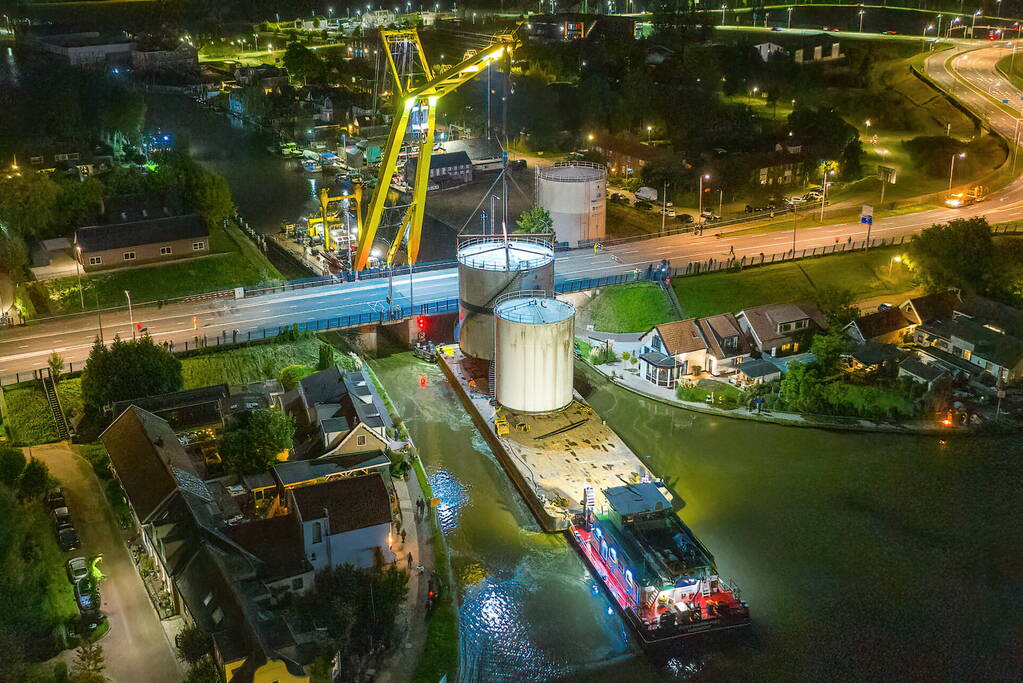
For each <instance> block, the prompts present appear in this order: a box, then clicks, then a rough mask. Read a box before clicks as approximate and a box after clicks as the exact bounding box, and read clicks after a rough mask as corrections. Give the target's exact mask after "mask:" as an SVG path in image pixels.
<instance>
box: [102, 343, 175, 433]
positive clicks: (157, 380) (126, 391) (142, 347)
mask: <svg viewBox="0 0 1023 683" xmlns="http://www.w3.org/2000/svg"><path fill="white" fill-rule="evenodd" d="M181 382H182V380H181V361H179V360H178V359H177V358H175V357H174V356H173V354H171V353H170V352H169V351H167V350H166V349H165V348H163V347H162V346H158V345H157V344H156V343H154V342H153V339H152V338H151V337H150V336H149V335H143V336H142V337H140V338H139V339H133V340H130V341H125V340H123V339H121V338H120V337H114V343H113V344H111V345H110V348H109V349H107V348H104V347H103V343H102V342H100V341H99V340H96V342H95V343H94V344H93V347H92V350H91V351H90V352H89V358H88V359H87V360H86V361H85V368H84V369H83V370H82V399H83V402H84V404H85V406H86V411H92V414H98V413H99V412H102V410H103V408H104V407H105V406H106V405H108V404H110V403H114V402H116V401H123V400H126V399H129V398H136V397H138V396H155V395H158V394H166V393H170V392H172V391H178V390H179V389H180V388H181Z"/></svg>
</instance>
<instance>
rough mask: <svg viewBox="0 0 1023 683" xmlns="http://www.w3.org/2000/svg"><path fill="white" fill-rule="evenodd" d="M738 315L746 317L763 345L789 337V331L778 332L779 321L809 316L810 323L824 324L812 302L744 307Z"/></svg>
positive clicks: (787, 321)
mask: <svg viewBox="0 0 1023 683" xmlns="http://www.w3.org/2000/svg"><path fill="white" fill-rule="evenodd" d="M740 315H742V316H744V317H745V318H746V320H747V321H748V322H749V324H750V327H751V328H752V329H753V331H754V333H755V334H756V337H757V338H758V339H759V340H760V343H761V344H762V345H764V346H767V345H768V344H769V343H770V342H776V341H782V340H788V339H790V338H791V336H790V333H780V332H778V325H779V324H781V323H790V322H795V321H797V320H802V319H804V318H809V319H810V322H811V323H812V324H815V325H817V326H818V327H824V326H825V325H824V317H823V316H822V315H821V313H820V311H819V310H818V309H817V307H816V306H814V305H813V304H767V305H764V306H754V307H753V308H746V309H744V310H743V311H742V312H741V313H740ZM812 326H813V325H811V327H812Z"/></svg>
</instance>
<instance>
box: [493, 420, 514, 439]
mask: <svg viewBox="0 0 1023 683" xmlns="http://www.w3.org/2000/svg"><path fill="white" fill-rule="evenodd" d="M494 431H495V432H496V433H497V435H498V436H507V435H508V434H509V433H510V432H511V427H509V426H508V420H506V419H505V418H503V417H499V418H496V419H495V420H494Z"/></svg>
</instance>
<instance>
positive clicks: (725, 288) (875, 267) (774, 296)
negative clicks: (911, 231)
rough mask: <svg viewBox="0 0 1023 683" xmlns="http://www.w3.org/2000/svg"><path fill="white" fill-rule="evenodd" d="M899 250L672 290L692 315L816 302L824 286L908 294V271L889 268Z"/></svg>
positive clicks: (717, 277) (690, 280)
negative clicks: (813, 299)
mask: <svg viewBox="0 0 1023 683" xmlns="http://www.w3.org/2000/svg"><path fill="white" fill-rule="evenodd" d="M898 253H899V251H898V250H897V249H872V250H871V251H869V252H856V253H853V254H840V255H837V256H825V257H821V258H816V259H808V260H803V261H799V262H796V263H782V264H778V265H774V266H763V267H757V268H748V269H746V270H743V271H741V272H737V273H713V274H710V275H698V276H695V277H687V278H686V277H680V278H675V280H674V281H673V282H672V287H674V288H675V294H676V295H677V296H678V299H679V302H680V303H681V304H682V309H683V311H684V312H685V314H686V316H688V317H700V316H705V315H714V314H716V313H726V312H735V311H739V310H742V309H743V308H747V307H749V306H759V305H761V304H767V303H785V302H790V301H798V300H801V299H807V298H810V297H811V295H812V292H813V290H814V289H816V288H818V287H821V286H823V285H831V286H836V287H844V288H846V289H849V290H852V292H853V293H854V294H855V295H856V298H857V299H864V298H868V297H877V296H885V295H891V296H892V297H893V298H897V295H898V294H900V293H903V292H908V291H909V290H911V289H913V287H914V283H913V280H912V278H911V277H910V275H909V273H908V271H907V269H906V268H905V267H902V266H898V265H896V267H895V268H894V269H893V272H892V277H888V266H889V264H891V259H892V257H893V256H895V255H896V254H898Z"/></svg>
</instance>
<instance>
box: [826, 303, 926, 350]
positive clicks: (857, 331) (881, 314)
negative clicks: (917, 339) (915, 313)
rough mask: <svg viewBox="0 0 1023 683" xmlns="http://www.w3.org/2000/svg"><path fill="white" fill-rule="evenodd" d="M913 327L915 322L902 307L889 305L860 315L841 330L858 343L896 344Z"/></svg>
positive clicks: (911, 330) (910, 331)
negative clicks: (889, 306)
mask: <svg viewBox="0 0 1023 683" xmlns="http://www.w3.org/2000/svg"><path fill="white" fill-rule="evenodd" d="M915 328H916V324H915V323H914V322H913V321H912V320H911V319H910V318H909V317H908V316H907V315H906V313H905V312H904V311H903V310H902V308H895V307H891V308H886V309H884V310H880V311H876V312H874V313H868V314H867V315H863V316H860V317H859V318H857V319H856V320H853V321H852V322H851V323H849V324H848V325H846V326H845V327H844V328H842V331H843V332H844V333H845V334H846V335H847V336H849V337H850V338H852V339H853V340H854V341H856V342H858V343H860V344H863V343H865V342H878V343H881V344H898V343H901V342H902V341H903V339H904V338H905V337H906V335H907V334H910V333H912V332H913V330H914V329H915Z"/></svg>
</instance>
